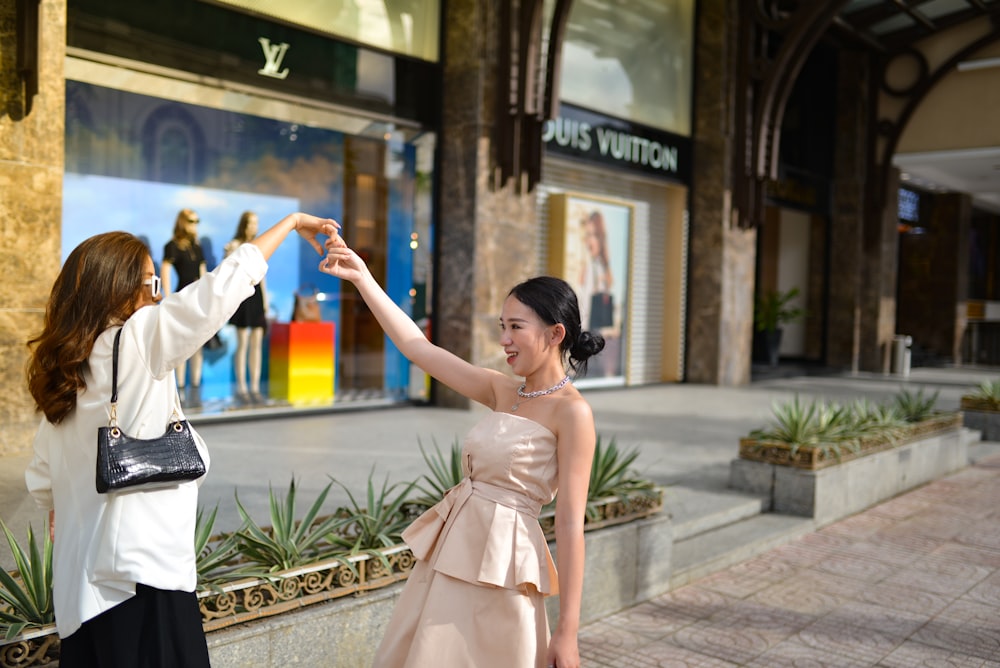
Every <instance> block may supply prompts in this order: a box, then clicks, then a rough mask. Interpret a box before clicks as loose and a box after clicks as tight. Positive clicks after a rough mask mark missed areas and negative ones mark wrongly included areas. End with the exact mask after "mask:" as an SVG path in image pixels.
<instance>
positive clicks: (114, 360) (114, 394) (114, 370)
mask: <svg viewBox="0 0 1000 668" xmlns="http://www.w3.org/2000/svg"><path fill="white" fill-rule="evenodd" d="M123 329H125V328H124V327H119V328H118V331H117V332H115V343H114V346H113V347H112V349H111V417H110V419H109V420H108V426H109V427H117V426H118V341H119V340H121V338H122V330H123ZM173 388H174V410H173V413H171V415H170V421H171V422H180V419H181V418H180V415H179V414H178V413H177V404H178V403H179V402H180V395H178V394H177V385H173Z"/></svg>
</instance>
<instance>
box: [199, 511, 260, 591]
mask: <svg viewBox="0 0 1000 668" xmlns="http://www.w3.org/2000/svg"><path fill="white" fill-rule="evenodd" d="M218 512H219V506H218V504H216V505H215V507H214V508H212V512H211V513H209V514H208V516H207V517H206V516H205V512H204V509H203V508H200V507H199V508H198V514H197V516H196V518H195V529H194V553H195V556H196V559H197V562H196V568H197V570H198V588H199V589H218V583H219V582H224V581H226V580H231V579H233V578H237V577H246V576H247V575H248V573H246V572H245V570H242V571H237V570H236V568H235V567H234V563H233V562H235V561H236V560H237V559H238V558H239V556H240V543H239V541H238V540H237V539H236V534H235V533H226V534H222V535H221V536H218V537H214V536H213V534H212V530H213V528H214V527H215V517H216V515H217V514H218ZM213 538H214V540H213Z"/></svg>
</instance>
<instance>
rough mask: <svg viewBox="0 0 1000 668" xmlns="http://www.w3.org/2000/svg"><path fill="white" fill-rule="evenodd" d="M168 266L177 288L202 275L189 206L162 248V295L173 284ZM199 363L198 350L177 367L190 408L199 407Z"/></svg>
mask: <svg viewBox="0 0 1000 668" xmlns="http://www.w3.org/2000/svg"><path fill="white" fill-rule="evenodd" d="M171 267H173V268H174V270H176V272H177V287H176V288H175V289H176V290H180V289H181V288H183V287H184V286H186V285H188V284H190V283H193V282H195V281H196V280H198V279H199V278H201V277H202V276H203V275H204V274H205V256H204V254H203V253H202V251H201V246H200V245H199V244H198V214H197V213H195V212H194V211H193V210H191V209H181V210H180V212H178V214H177V219H176V220H175V221H174V235H173V237H172V238H171V239H170V241H168V242H167V245H166V246H164V247H163V266H162V267H161V269H160V279H161V282H162V284H163V295H164V297H165V296H167V295H169V294H170V293H171V292H172V290H171V286H172V285H173V281H172V280H171V279H172V277H171V275H170V269H171ZM201 365H202V354H201V349H200V348H199V349H198V352H196V353H195V354H194V355H192V356H191V358H190V359H189V360H187V362H186V363H184V364H181V365H180V366H179V367H177V369H176V372H177V389H178V390H180V392H181V395H182V399H181V401H182V403H184V405H185V406H187V407H191V408H197V407H199V406H201ZM188 366H190V369H191V384H190V386H188V383H187V371H188V368H187V367H188Z"/></svg>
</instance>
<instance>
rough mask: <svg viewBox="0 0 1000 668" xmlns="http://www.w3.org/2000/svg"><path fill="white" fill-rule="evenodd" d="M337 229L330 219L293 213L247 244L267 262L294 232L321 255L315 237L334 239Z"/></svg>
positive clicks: (335, 223) (320, 248)
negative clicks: (320, 235)
mask: <svg viewBox="0 0 1000 668" xmlns="http://www.w3.org/2000/svg"><path fill="white" fill-rule="evenodd" d="M339 229H340V225H339V224H338V223H337V222H336V221H334V220H331V219H330V218H317V217H316V216H313V215H310V214H308V213H293V214H289V215H287V216H285V217H284V218H282V219H281V220H279V221H278V222H277V223H275V224H274V225H272V226H271V227H270V228H268V229H267V231H265V232H264V233H263V234H260V235H258V236H257V237H255V238H254V239H252V240H251V241H249V242H247V243H251V244H253V245H254V246H256V247H257V248H259V249H260V252H261V253H262V254H263V255H264V259H265V260H267V259H269V258H270V257H271V255H273V254H274V251H276V250H277V249H278V246H280V245H281V242H282V241H284V240H285V237H287V236H288V235H289V233H291V232H292V231H293V230H294V231H296V232H298V233H299V235H300V236H301V237H302V238H303V239H305V240H306V241H308V242H309V245H311V246H312V247H313V248H314V249H315V250H316V252H317V253H319V254H320V255H322V254H323V246H322V244H320V242H319V241H318V240H317V239H316V236H317V235H319V234H325V235H328V236H331V237H334V236H336V231H337V230H339Z"/></svg>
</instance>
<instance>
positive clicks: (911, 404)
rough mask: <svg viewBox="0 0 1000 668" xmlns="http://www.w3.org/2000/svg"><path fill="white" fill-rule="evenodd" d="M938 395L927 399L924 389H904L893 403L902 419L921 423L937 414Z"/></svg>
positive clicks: (999, 387)
mask: <svg viewBox="0 0 1000 668" xmlns="http://www.w3.org/2000/svg"><path fill="white" fill-rule="evenodd" d="M997 385H998V387H997V390H998V393H997V396H998V397H1000V383H997ZM938 394H939V392H938V391H935V392H934V394H931V395H930V396H926V397H925V396H924V389H923V388H920V389H919V390H917V391H916V392H911V391H910V390H907V389H902V390H900V391H899V393H898V394H897V395H896V396H895V397H893V401H894V402H895V403H894V405H895V407H896V411H897V412H898V413H899V415H900V417H902V418H903V419H904V420H906V421H907V422H920V421H921V420H926V419H927V418H929V417H931V416H932V415H934V414H935V412H936V411H935V409H934V407H935V406H936V405H937V400H938Z"/></svg>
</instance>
